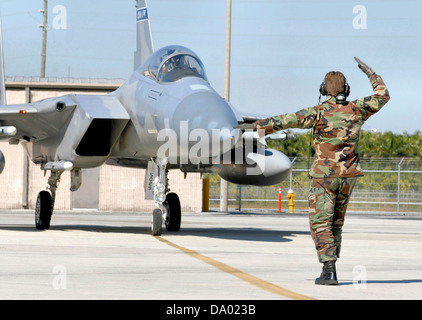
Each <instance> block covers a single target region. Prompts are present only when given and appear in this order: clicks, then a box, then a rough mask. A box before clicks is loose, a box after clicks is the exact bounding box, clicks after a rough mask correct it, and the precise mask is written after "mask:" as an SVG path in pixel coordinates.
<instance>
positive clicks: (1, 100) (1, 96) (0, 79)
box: [0, 17, 6, 105]
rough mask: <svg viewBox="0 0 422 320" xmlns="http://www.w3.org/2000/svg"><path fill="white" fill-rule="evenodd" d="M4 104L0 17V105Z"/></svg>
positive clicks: (4, 85) (4, 91)
mask: <svg viewBox="0 0 422 320" xmlns="http://www.w3.org/2000/svg"><path fill="white" fill-rule="evenodd" d="M5 104H6V84H5V80H4V59H3V39H2V33H1V17H0V105H5Z"/></svg>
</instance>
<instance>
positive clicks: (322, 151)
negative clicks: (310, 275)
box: [236, 57, 390, 285]
mask: <svg viewBox="0 0 422 320" xmlns="http://www.w3.org/2000/svg"><path fill="white" fill-rule="evenodd" d="M355 60H356V62H357V63H358V67H359V68H360V69H361V70H362V71H363V72H364V73H365V74H366V75H367V76H368V77H369V80H370V82H371V85H372V88H373V90H374V94H373V95H372V96H369V97H366V98H363V99H359V100H354V101H347V100H346V98H347V96H348V95H349V93H350V87H349V85H348V83H347V81H346V79H345V77H344V75H343V74H342V73H341V72H334V71H332V72H329V73H327V74H326V76H325V79H324V82H323V83H322V84H321V86H320V93H321V94H322V95H326V96H327V99H326V100H325V101H324V102H323V103H322V104H319V105H317V106H315V107H309V108H305V109H302V110H300V111H298V112H295V113H287V114H284V115H280V116H275V117H271V118H268V119H263V120H258V121H256V122H255V123H253V124H243V125H239V126H237V127H236V128H239V129H242V130H245V129H254V130H257V129H263V131H265V134H270V133H273V132H275V131H278V130H281V129H287V128H301V129H311V128H312V129H313V139H314V144H315V152H316V154H315V161H314V163H313V166H312V168H311V171H310V178H311V189H310V194H309V223H310V229H311V236H312V239H313V240H314V243H315V247H316V250H317V254H318V258H319V261H320V262H321V263H323V264H324V266H323V269H322V273H321V275H320V277H319V278H317V279H316V280H315V284H322V285H331V284H335V285H336V284H338V281H337V273H336V268H335V262H336V260H337V259H338V258H339V257H340V248H341V234H342V227H343V224H344V217H345V214H346V209H347V204H348V202H349V199H350V196H351V193H352V191H353V187H354V186H355V184H356V179H357V177H360V176H363V173H362V169H361V166H360V163H359V155H358V143H359V134H360V130H361V127H362V125H363V124H364V122H365V121H366V120H368V118H369V117H370V116H372V115H373V114H375V113H376V112H378V111H379V110H380V109H381V108H382V107H383V106H384V105H385V104H386V103H387V101H388V100H389V99H390V96H389V93H388V90H387V88H386V86H385V84H384V82H383V80H382V79H381V77H380V76H379V75H377V74H375V72H374V71H373V70H372V69H371V68H370V67H368V66H367V65H366V64H365V63H363V62H362V61H361V60H359V59H358V58H356V57H355Z"/></svg>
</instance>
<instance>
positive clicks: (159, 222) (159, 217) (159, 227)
mask: <svg viewBox="0 0 422 320" xmlns="http://www.w3.org/2000/svg"><path fill="white" fill-rule="evenodd" d="M151 227H152V235H153V236H161V234H162V233H163V213H162V212H161V210H160V209H154V211H153V212H152V225H151Z"/></svg>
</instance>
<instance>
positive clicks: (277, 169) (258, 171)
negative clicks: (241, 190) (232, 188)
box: [219, 146, 292, 186]
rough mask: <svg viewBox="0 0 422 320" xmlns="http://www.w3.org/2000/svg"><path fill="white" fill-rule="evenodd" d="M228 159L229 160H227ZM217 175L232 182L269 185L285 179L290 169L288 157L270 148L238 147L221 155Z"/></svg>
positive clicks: (290, 164)
mask: <svg viewBox="0 0 422 320" xmlns="http://www.w3.org/2000/svg"><path fill="white" fill-rule="evenodd" d="M228 159H229V160H230V161H228ZM220 166H221V170H220V171H219V175H220V176H221V177H222V178H223V179H224V180H227V181H229V182H232V183H237V184H246V185H254V186H270V185H274V184H277V183H280V182H282V181H283V180H285V179H286V178H287V177H288V176H289V174H290V171H291V169H292V163H291V161H290V159H289V158H288V157H287V156H286V155H285V154H284V153H282V152H279V151H277V150H274V149H270V148H261V147H256V146H255V147H254V148H253V149H251V150H250V151H248V150H247V148H244V147H240V148H237V149H233V150H232V151H231V153H230V155H229V154H225V155H223V157H222V164H221V165H220Z"/></svg>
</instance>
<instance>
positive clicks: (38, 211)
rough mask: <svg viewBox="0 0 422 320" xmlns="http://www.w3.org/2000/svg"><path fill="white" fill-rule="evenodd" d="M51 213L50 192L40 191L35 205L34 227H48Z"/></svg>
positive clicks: (43, 228) (42, 228)
mask: <svg viewBox="0 0 422 320" xmlns="http://www.w3.org/2000/svg"><path fill="white" fill-rule="evenodd" d="M52 213H53V212H52V209H51V194H50V192H48V191H41V192H40V193H39V194H38V198H37V203H36V206H35V227H36V228H37V229H38V230H45V229H48V228H50V220H51V214H52Z"/></svg>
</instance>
